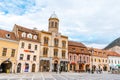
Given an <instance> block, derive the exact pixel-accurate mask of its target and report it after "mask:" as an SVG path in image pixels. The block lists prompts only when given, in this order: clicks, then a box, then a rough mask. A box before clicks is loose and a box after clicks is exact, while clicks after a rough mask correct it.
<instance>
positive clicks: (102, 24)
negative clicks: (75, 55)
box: [0, 0, 120, 47]
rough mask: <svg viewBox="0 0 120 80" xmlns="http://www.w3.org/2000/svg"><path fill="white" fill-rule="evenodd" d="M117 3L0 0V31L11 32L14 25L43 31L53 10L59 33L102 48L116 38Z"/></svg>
mask: <svg viewBox="0 0 120 80" xmlns="http://www.w3.org/2000/svg"><path fill="white" fill-rule="evenodd" d="M119 4H120V1H119V0H75V1H73V0H63V1H59V0H17V1H14V0H0V28H2V29H7V30H12V28H13V25H14V24H18V25H21V26H24V27H27V28H33V27H37V28H38V29H39V30H46V31H47V28H48V18H49V17H50V15H51V14H52V12H53V11H55V12H56V14H57V15H58V18H59V20H60V25H59V29H60V30H59V32H60V33H62V34H64V35H67V36H69V39H70V40H76V41H81V42H83V43H85V44H89V45H91V46H93V47H94V46H98V45H100V46H99V47H103V46H105V45H106V44H109V43H110V42H111V41H113V40H114V39H116V38H117V37H119V36H120V33H119V32H120V29H119V28H120V27H119V25H120V23H119V21H120V15H119V14H120V8H119V7H120V5H119ZM93 44H95V45H93ZM101 45H102V46H101Z"/></svg>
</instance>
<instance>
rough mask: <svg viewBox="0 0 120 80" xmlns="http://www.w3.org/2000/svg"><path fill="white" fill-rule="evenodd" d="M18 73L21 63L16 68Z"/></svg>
mask: <svg viewBox="0 0 120 80" xmlns="http://www.w3.org/2000/svg"><path fill="white" fill-rule="evenodd" d="M20 71H21V63H19V64H18V66H17V73H20Z"/></svg>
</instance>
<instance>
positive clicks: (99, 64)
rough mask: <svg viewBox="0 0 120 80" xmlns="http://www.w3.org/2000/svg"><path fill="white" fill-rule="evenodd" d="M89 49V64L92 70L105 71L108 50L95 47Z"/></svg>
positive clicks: (106, 68)
mask: <svg viewBox="0 0 120 80" xmlns="http://www.w3.org/2000/svg"><path fill="white" fill-rule="evenodd" d="M89 51H90V53H91V56H90V64H91V69H93V70H100V69H101V70H102V71H107V70H108V56H107V55H108V52H107V51H106V50H102V49H97V48H92V49H90V48H89Z"/></svg>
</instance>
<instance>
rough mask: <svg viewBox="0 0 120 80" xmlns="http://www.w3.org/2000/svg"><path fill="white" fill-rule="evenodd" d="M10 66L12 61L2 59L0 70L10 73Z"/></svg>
mask: <svg viewBox="0 0 120 80" xmlns="http://www.w3.org/2000/svg"><path fill="white" fill-rule="evenodd" d="M11 68H12V62H11V61H8V60H6V61H4V62H3V63H2V64H1V70H2V72H3V73H10V69H11Z"/></svg>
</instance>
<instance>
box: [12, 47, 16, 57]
mask: <svg viewBox="0 0 120 80" xmlns="http://www.w3.org/2000/svg"><path fill="white" fill-rule="evenodd" d="M14 56H15V49H12V52H11V57H14Z"/></svg>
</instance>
